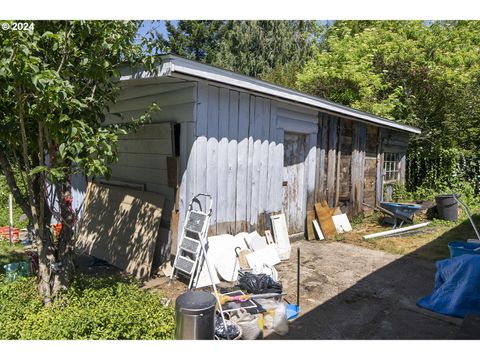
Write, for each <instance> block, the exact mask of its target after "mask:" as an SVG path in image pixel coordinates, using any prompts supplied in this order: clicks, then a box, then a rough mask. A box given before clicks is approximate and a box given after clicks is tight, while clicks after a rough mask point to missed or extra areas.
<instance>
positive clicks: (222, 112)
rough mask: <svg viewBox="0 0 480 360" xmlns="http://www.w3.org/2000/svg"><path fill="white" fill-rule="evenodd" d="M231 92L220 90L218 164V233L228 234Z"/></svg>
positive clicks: (224, 89)
mask: <svg viewBox="0 0 480 360" xmlns="http://www.w3.org/2000/svg"><path fill="white" fill-rule="evenodd" d="M229 106H230V96H229V90H228V89H226V88H220V94H219V117H218V163H217V186H218V188H217V233H218V234H225V233H226V232H227V228H226V224H225V223H226V222H227V221H231V219H228V218H227V208H228V196H227V193H228V192H227V190H228V188H227V187H228V142H229V138H228V128H229V121H230V119H229ZM227 219H228V220H227Z"/></svg>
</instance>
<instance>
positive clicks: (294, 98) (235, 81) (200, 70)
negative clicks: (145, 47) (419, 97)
mask: <svg viewBox="0 0 480 360" xmlns="http://www.w3.org/2000/svg"><path fill="white" fill-rule="evenodd" d="M161 59H162V64H161V65H159V66H158V68H157V71H158V73H157V74H156V76H172V77H192V78H200V79H205V80H208V81H212V82H217V83H221V84H225V85H228V86H232V87H237V88H241V89H246V90H249V91H253V92H257V93H260V94H266V95H269V96H272V97H276V98H279V99H284V100H288V101H290V102H295V103H298V104H303V105H307V106H309V107H314V108H316V109H320V110H324V111H327V112H330V113H333V114H336V115H341V116H345V117H350V118H353V119H356V120H360V121H364V122H367V123H372V124H375V125H378V126H383V127H388V128H393V129H397V130H401V131H406V132H410V133H414V134H420V133H421V130H420V129H418V128H415V127H413V126H408V125H404V124H400V123H398V122H395V121H392V120H388V119H385V118H382V117H379V116H375V115H373V114H369V113H366V112H363V111H360V110H356V109H352V108H350V107H348V106H344V105H340V104H337V103H334V102H331V101H328V100H325V99H322V98H319V97H315V96H311V95H307V94H304V93H302V92H299V91H295V90H292V89H288V88H285V87H282V86H278V85H274V84H271V83H268V82H266V81H262V80H258V79H256V78H253V77H249V76H245V75H241V74H238V73H235V72H232V71H228V70H225V69H220V68H217V67H214V66H211V65H206V64H202V63H199V62H196V61H192V60H187V59H184V58H181V57H179V56H175V55H163V56H161ZM125 70H126V69H125ZM153 76H154V75H153V74H151V73H148V72H146V71H141V70H140V71H137V72H135V71H134V69H132V68H130V69H129V70H127V72H124V75H122V76H121V78H120V80H133V79H144V78H152V77H153Z"/></svg>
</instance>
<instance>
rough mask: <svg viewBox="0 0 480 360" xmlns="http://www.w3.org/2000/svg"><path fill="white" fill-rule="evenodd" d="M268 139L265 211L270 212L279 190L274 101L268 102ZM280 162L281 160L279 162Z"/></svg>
mask: <svg viewBox="0 0 480 360" xmlns="http://www.w3.org/2000/svg"><path fill="white" fill-rule="evenodd" d="M268 139H270V142H269V144H268V174H267V190H268V192H267V204H266V209H265V210H266V212H267V213H271V212H273V211H275V208H276V204H275V198H276V197H277V196H278V194H279V192H277V191H278V187H277V186H276V184H277V183H279V181H278V177H276V175H277V167H278V166H279V161H278V158H277V155H276V149H277V104H276V102H275V101H271V102H270V128H269V134H268ZM280 164H281V162H280Z"/></svg>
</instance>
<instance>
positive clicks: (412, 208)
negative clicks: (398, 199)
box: [377, 202, 422, 229]
mask: <svg viewBox="0 0 480 360" xmlns="http://www.w3.org/2000/svg"><path fill="white" fill-rule="evenodd" d="M377 208H378V209H379V210H380V211H382V212H383V213H384V214H386V215H388V216H390V217H391V218H392V220H393V228H394V229H395V228H396V227H397V222H398V221H400V224H399V227H401V226H402V225H403V223H404V222H407V223H413V215H414V214H415V213H417V212H418V211H420V210H421V208H422V207H421V206H420V205H414V204H401V203H394V202H381V203H380V207H377Z"/></svg>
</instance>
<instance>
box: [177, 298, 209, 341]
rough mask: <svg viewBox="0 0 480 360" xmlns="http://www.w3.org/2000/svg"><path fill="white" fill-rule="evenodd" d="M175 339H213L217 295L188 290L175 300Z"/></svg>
mask: <svg viewBox="0 0 480 360" xmlns="http://www.w3.org/2000/svg"><path fill="white" fill-rule="evenodd" d="M175 325H176V327H175V339H177V340H213V339H214V336H215V296H213V295H212V294H210V293H208V292H205V291H190V290H189V291H187V292H186V293H183V294H182V295H180V296H179V297H178V298H177V300H176V301H175Z"/></svg>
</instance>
